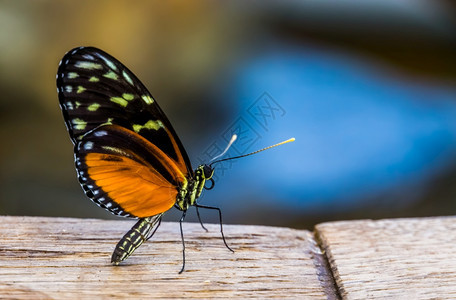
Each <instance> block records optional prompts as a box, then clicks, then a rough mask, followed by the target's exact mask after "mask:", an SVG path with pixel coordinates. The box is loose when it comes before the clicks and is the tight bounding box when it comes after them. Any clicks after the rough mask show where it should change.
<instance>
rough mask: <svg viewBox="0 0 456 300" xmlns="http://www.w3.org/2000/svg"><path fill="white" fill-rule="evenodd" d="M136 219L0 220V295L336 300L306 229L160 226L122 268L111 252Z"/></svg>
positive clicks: (321, 260)
mask: <svg viewBox="0 0 456 300" xmlns="http://www.w3.org/2000/svg"><path fill="white" fill-rule="evenodd" d="M133 224H134V221H123V220H122V221H106V220H93V219H72V218H40V217H0V298H2V299H4V298H15V299H52V298H54V299H78V298H79V299H89V298H90V299H92V298H137V299H144V298H154V297H165V298H172V297H177V298H183V297H185V298H191V297H199V298H228V297H230V298H234V297H239V298H252V297H258V298H266V297H278V298H299V299H326V298H327V297H329V298H334V297H335V296H334V291H335V290H334V289H333V288H334V286H333V285H332V278H331V277H330V276H329V274H328V273H327V267H325V259H324V258H323V256H322V255H321V252H320V250H319V248H318V246H317V245H316V244H315V242H314V240H313V235H312V233H310V232H308V231H305V230H293V229H286V228H275V227H264V226H235V225H231V226H225V227H224V232H225V235H226V237H227V241H228V243H229V244H230V246H231V247H232V248H233V249H234V250H235V253H231V252H229V251H228V250H227V249H226V248H225V246H224V245H223V242H222V240H221V238H220V232H219V227H218V225H211V224H208V225H207V227H208V229H209V232H205V231H204V230H202V228H201V227H200V225H199V224H192V223H185V224H184V233H185V237H186V246H187V247H186V257H187V263H186V271H185V272H184V273H182V274H180V275H179V274H178V271H179V270H180V267H181V264H182V256H181V250H182V244H181V242H180V233H179V226H178V224H177V223H163V224H162V226H161V227H160V229H159V230H158V231H157V233H156V235H155V236H154V237H153V239H152V240H151V241H149V242H147V243H145V244H143V245H142V246H141V247H140V248H139V249H138V250H136V252H135V253H134V254H133V256H132V257H130V258H129V259H128V260H127V261H126V262H125V263H124V264H123V265H121V266H117V267H116V266H112V265H111V264H110V256H111V253H112V250H113V248H114V246H115V245H116V243H117V242H118V240H119V239H120V238H121V237H122V235H123V234H124V233H125V232H126V231H127V230H128V229H129V228H130V227H131V226H132V225H133ZM328 295H329V296H328Z"/></svg>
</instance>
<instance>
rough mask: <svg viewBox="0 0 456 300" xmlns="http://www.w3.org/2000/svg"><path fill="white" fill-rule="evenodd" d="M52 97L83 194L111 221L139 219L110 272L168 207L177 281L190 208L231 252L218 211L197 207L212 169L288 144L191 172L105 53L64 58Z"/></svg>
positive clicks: (152, 109) (169, 132)
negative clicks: (174, 224)
mask: <svg viewBox="0 0 456 300" xmlns="http://www.w3.org/2000/svg"><path fill="white" fill-rule="evenodd" d="M57 91H58V95H59V102H60V107H61V109H62V112H63V116H64V119H65V123H66V126H67V129H68V132H69V134H70V138H71V141H72V142H73V144H74V157H75V164H76V170H77V174H78V179H79V182H80V184H81V186H82V188H83V189H84V191H85V194H86V195H87V196H88V197H89V198H90V199H91V200H92V201H93V202H95V203H96V204H97V205H99V206H101V207H103V208H104V209H106V210H108V211H110V212H111V213H113V214H116V215H120V216H125V217H132V218H138V219H139V221H138V222H137V223H136V224H135V225H134V226H133V227H132V228H131V229H130V230H129V231H128V232H127V233H126V234H125V235H124V236H123V237H122V239H121V240H120V241H119V243H118V244H117V246H116V248H115V250H114V252H113V254H112V258H111V262H112V263H113V264H115V265H118V264H120V263H121V262H122V261H123V260H125V259H127V258H128V257H129V256H130V255H131V254H132V253H133V251H135V250H136V249H137V248H138V247H139V246H140V245H141V244H142V243H143V242H144V241H146V240H148V239H150V238H151V237H152V236H153V234H154V233H155V231H156V230H157V228H158V227H159V226H160V222H161V218H162V216H163V213H165V212H166V211H167V210H169V209H170V208H172V207H173V206H174V207H176V208H177V209H179V210H181V211H182V212H183V214H182V217H181V219H180V221H179V223H180V230H181V238H182V244H183V264H182V269H181V271H180V272H179V273H181V272H182V271H183V270H184V268H185V244H184V236H183V232H182V222H183V221H184V218H185V215H186V211H187V209H188V208H189V207H190V206H195V207H196V210H197V215H198V218H199V212H198V208H207V209H215V210H217V211H218V213H219V218H220V231H221V235H222V238H223V242H224V243H225V246H226V247H227V248H228V249H229V250H231V248H230V247H229V246H228V245H227V243H226V241H225V237H224V235H223V227H222V214H221V211H220V209H219V208H217V207H212V206H205V205H201V204H199V203H198V202H197V199H198V198H199V196H200V195H201V192H202V190H203V188H204V187H205V183H206V180H210V181H212V185H211V186H210V187H209V188H207V189H211V188H212V187H213V184H214V181H213V179H212V175H213V174H214V168H213V167H212V164H214V163H216V162H220V161H224V160H228V159H235V158H239V157H243V156H247V155H251V154H254V153H257V152H259V151H263V150H266V149H269V148H271V147H274V146H277V145H279V144H283V143H286V142H289V141H292V140H294V139H290V140H288V141H285V142H282V143H279V144H276V145H273V146H270V147H267V148H264V149H261V150H259V151H255V152H253V153H250V154H246V155H241V156H238V157H231V158H225V159H221V160H218V161H215V162H213V163H211V164H209V165H200V166H198V167H197V168H196V170H194V171H193V169H192V167H191V164H190V160H189V158H188V155H187V153H186V151H185V149H184V147H183V145H182V143H181V141H180V140H179V138H178V136H177V134H176V132H175V131H174V129H173V127H172V126H171V123H170V122H169V120H168V118H167V117H166V115H165V114H164V113H163V111H162V110H161V108H160V107H159V106H158V104H157V102H156V100H155V99H154V98H153V97H152V95H151V94H150V93H149V91H148V90H147V89H146V87H145V86H144V85H143V84H142V83H141V82H140V81H139V79H138V78H137V77H136V76H135V75H134V74H133V73H132V72H131V71H130V70H129V69H128V68H127V67H125V66H124V65H123V64H122V63H120V62H119V61H118V60H117V59H115V58H114V57H112V56H111V55H109V54H107V53H106V52H104V51H102V50H100V49H97V48H93V47H79V48H75V49H73V50H71V51H69V52H68V53H67V54H65V56H64V57H63V58H62V60H61V62H60V65H59V69H58V72H57ZM199 220H200V223H201V219H199ZM201 225H202V226H203V224H202V223H201ZM203 228H204V226H203ZM231 251H233V250H231Z"/></svg>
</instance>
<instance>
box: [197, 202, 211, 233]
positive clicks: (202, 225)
mask: <svg viewBox="0 0 456 300" xmlns="http://www.w3.org/2000/svg"><path fill="white" fill-rule="evenodd" d="M196 215H197V216H198V220H199V222H200V224H201V227H203V229H204V230H206V232H208V231H209V230H207V228H206V227H204V224H203V221H201V217H200V213H199V210H198V206H197V207H196Z"/></svg>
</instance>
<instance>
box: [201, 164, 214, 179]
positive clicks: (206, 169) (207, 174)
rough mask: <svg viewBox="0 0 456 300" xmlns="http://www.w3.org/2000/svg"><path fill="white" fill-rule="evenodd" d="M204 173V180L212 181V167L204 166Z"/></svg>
mask: <svg viewBox="0 0 456 300" xmlns="http://www.w3.org/2000/svg"><path fill="white" fill-rule="evenodd" d="M203 172H204V178H205V179H211V178H212V175H214V169H213V168H211V166H208V165H204V167H203Z"/></svg>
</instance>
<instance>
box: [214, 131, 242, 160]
mask: <svg viewBox="0 0 456 300" xmlns="http://www.w3.org/2000/svg"><path fill="white" fill-rule="evenodd" d="M236 140H237V134H233V136H232V137H231V140H230V142H229V143H228V146H226V148H225V150H223V152H222V153H220V154H219V155H217V156H216V157H214V158H213V159H211V160H210V161H213V160H216V159H217V158H219V157H222V156H223V155H225V153H226V152H227V151H228V149H230V147H231V145H233V143H234V142H235V141H236Z"/></svg>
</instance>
